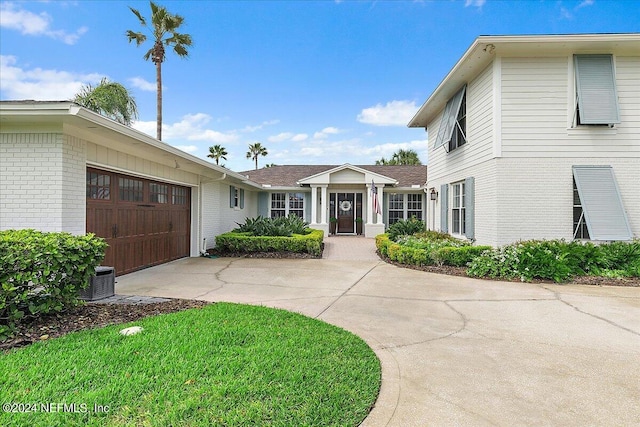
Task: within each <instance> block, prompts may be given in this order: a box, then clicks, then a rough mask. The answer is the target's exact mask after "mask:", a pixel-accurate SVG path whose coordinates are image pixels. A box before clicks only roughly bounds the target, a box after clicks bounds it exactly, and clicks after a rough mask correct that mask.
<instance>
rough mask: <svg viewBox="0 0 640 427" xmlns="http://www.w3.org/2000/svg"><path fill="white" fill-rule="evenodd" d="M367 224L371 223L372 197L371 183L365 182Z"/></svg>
mask: <svg viewBox="0 0 640 427" xmlns="http://www.w3.org/2000/svg"><path fill="white" fill-rule="evenodd" d="M366 207H367V224H373V222H372V221H373V199H372V198H371V184H367V203H366Z"/></svg>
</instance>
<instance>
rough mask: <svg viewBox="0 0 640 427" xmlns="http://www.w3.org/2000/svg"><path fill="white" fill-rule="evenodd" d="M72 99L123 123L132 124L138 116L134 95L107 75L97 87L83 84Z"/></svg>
mask: <svg viewBox="0 0 640 427" xmlns="http://www.w3.org/2000/svg"><path fill="white" fill-rule="evenodd" d="M72 101H73V102H75V103H76V104H78V105H81V106H83V107H85V108H87V109H89V110H91V111H95V112H96V113H98V114H102V115H103V116H106V117H109V118H110V119H113V120H115V121H117V122H118V123H122V124H123V125H127V126H131V122H132V121H133V120H135V119H137V118H138V107H137V105H136V100H135V99H134V97H133V95H131V93H130V92H129V91H128V90H127V88H126V87H124V86H123V85H121V84H120V83H116V82H110V81H109V80H108V79H107V78H106V77H104V78H102V80H100V83H99V84H98V85H97V86H95V87H94V86H91V85H90V84H88V85H86V86H83V87H82V88H81V89H80V91H79V92H78V93H77V94H76V96H75V97H74V98H73V99H72Z"/></svg>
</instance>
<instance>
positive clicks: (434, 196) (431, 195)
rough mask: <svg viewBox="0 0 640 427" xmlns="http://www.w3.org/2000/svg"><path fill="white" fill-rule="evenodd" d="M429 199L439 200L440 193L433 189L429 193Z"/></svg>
mask: <svg viewBox="0 0 640 427" xmlns="http://www.w3.org/2000/svg"><path fill="white" fill-rule="evenodd" d="M429 199H431V200H438V192H437V191H436V189H435V188H432V189H431V192H430V193H429Z"/></svg>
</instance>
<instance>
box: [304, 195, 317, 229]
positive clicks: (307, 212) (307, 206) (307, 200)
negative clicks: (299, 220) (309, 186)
mask: <svg viewBox="0 0 640 427" xmlns="http://www.w3.org/2000/svg"><path fill="white" fill-rule="evenodd" d="M311 191H317V189H313V190H311ZM303 204H304V220H305V221H307V222H316V218H311V193H304V201H303Z"/></svg>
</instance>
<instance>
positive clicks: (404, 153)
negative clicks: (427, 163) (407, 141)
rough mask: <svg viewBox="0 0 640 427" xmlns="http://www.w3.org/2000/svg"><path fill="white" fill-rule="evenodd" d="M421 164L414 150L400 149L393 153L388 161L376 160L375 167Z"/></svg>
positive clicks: (383, 159)
mask: <svg viewBox="0 0 640 427" xmlns="http://www.w3.org/2000/svg"><path fill="white" fill-rule="evenodd" d="M421 164H422V162H421V161H420V158H419V157H418V153H416V152H415V150H403V149H400V150H398V151H396V152H395V153H393V155H392V156H391V158H390V159H389V160H387V159H385V158H384V157H383V158H381V159H380V160H376V165H421Z"/></svg>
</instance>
